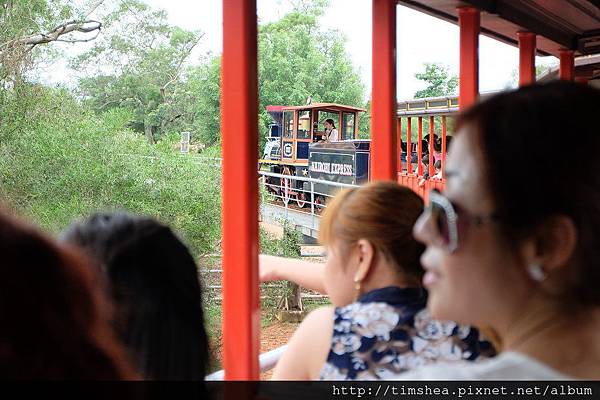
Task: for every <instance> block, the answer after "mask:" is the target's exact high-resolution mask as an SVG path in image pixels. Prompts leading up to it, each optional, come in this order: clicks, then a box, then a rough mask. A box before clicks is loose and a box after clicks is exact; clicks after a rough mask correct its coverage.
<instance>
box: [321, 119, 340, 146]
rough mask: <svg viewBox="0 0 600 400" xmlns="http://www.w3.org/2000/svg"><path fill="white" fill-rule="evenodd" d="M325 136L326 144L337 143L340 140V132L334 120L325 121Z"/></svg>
mask: <svg viewBox="0 0 600 400" xmlns="http://www.w3.org/2000/svg"><path fill="white" fill-rule="evenodd" d="M323 136H324V138H325V141H326V142H337V141H338V140H339V134H338V130H337V128H336V127H335V121H334V120H333V119H331V118H327V119H326V120H325V134H324V135H323Z"/></svg>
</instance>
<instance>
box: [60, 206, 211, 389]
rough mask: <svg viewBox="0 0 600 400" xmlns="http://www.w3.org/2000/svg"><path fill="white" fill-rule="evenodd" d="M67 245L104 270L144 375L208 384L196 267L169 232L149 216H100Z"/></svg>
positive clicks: (78, 228) (121, 329)
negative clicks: (71, 245) (205, 380)
mask: <svg viewBox="0 0 600 400" xmlns="http://www.w3.org/2000/svg"><path fill="white" fill-rule="evenodd" d="M63 240H65V241H67V242H69V243H71V244H74V245H77V246H80V247H82V248H83V249H85V250H86V251H87V252H88V253H89V254H90V256H91V257H92V258H93V259H94V260H96V262H97V264H98V266H99V267H100V268H101V269H102V270H103V272H104V274H105V276H106V278H107V281H108V286H109V289H110V293H111V294H112V297H113V299H114V301H115V304H116V308H117V317H116V319H115V327H116V329H117V332H118V333H119V334H120V336H121V338H122V339H123V341H124V342H125V344H126V345H127V346H128V348H129V349H130V352H131V353H132V358H134V359H135V360H136V361H137V364H138V367H139V369H140V372H141V373H142V374H143V376H144V377H145V378H149V379H167V380H173V379H174V380H203V379H204V376H205V374H206V366H207V362H208V344H207V343H208V341H207V335H206V331H205V329H204V316H203V310H202V297H201V289H200V283H199V279H198V270H197V268H196V264H195V263H194V260H193V258H192V256H191V254H190V253H189V251H188V249H187V248H186V246H185V245H184V244H183V243H182V242H181V241H180V240H179V239H178V238H177V237H176V236H175V235H174V234H173V232H172V231H171V229H169V228H168V227H167V226H165V225H162V224H160V223H159V222H157V221H155V220H154V219H152V218H146V217H136V216H131V215H128V214H125V213H116V214H96V215H94V216H92V217H91V218H90V219H88V220H87V221H85V222H83V223H77V224H74V225H72V226H71V227H70V228H69V229H68V230H67V231H66V232H65V233H64V234H63Z"/></svg>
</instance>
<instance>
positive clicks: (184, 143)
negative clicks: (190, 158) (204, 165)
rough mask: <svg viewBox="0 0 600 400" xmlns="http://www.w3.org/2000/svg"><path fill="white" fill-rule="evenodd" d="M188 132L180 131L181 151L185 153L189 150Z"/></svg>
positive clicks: (189, 135) (189, 134)
mask: <svg viewBox="0 0 600 400" xmlns="http://www.w3.org/2000/svg"><path fill="white" fill-rule="evenodd" d="M191 136H192V135H191V133H190V132H181V153H183V154H187V153H189V152H190V137H191Z"/></svg>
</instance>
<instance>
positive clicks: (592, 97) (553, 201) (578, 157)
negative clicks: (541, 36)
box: [456, 81, 600, 306]
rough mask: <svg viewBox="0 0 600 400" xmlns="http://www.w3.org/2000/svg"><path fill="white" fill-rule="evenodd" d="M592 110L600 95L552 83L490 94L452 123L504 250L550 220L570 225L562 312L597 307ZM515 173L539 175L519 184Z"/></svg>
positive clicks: (599, 245) (597, 174)
mask: <svg viewBox="0 0 600 400" xmlns="http://www.w3.org/2000/svg"><path fill="white" fill-rule="evenodd" d="M599 109H600V91H598V90H596V89H593V88H591V87H589V86H585V85H580V84H575V83H571V82H566V81H558V82H553V83H549V84H545V85H532V86H527V87H523V88H520V89H518V90H516V91H511V92H506V93H501V94H498V95H496V96H493V97H491V98H490V99H488V100H485V101H483V102H481V103H479V104H476V105H475V106H473V107H472V108H469V109H467V110H466V111H465V112H464V113H462V115H460V116H459V118H458V119H457V125H456V126H457V130H458V129H460V128H461V127H462V126H464V125H472V126H473V127H474V128H475V129H473V130H472V131H471V132H473V135H474V136H475V141H474V142H475V143H476V145H477V146H478V147H479V148H480V149H481V153H482V155H483V168H484V171H485V173H486V177H487V185H488V187H489V190H490V192H491V195H492V197H493V199H494V203H495V207H496V210H495V211H496V213H497V214H498V215H499V217H500V218H499V221H500V222H501V223H500V227H501V229H502V231H503V235H504V236H505V237H506V239H507V240H508V241H509V242H513V243H514V242H515V241H518V240H520V239H522V238H525V237H527V236H529V235H531V234H532V233H533V231H534V230H535V229H536V228H537V227H538V226H539V224H541V223H543V222H544V221H545V220H547V219H548V218H549V217H552V216H556V215H564V216H567V217H569V218H571V219H572V221H573V222H574V224H575V226H576V229H577V246H576V249H575V252H574V254H573V257H572V259H571V260H570V262H569V265H568V267H569V268H567V269H566V271H567V272H568V273H567V275H568V276H567V277H565V278H566V279H565V285H564V291H563V292H562V299H563V300H564V302H563V303H564V304H567V303H568V304H573V303H575V304H578V305H586V306H597V305H600V290H598V285H599V284H600V268H599V267H598V266H597V265H596V263H597V261H598V260H600V157H598V156H597V155H598V153H600V134H599V133H598V127H597V126H596V124H595V123H594V122H593V116H594V115H596V113H597V112H598V110H599ZM582 154H585V155H586V156H584V157H582ZM523 171H546V173H543V174H537V175H536V176H535V178H534V179H527V177H526V175H527V174H526V173H525V174H524V172H523Z"/></svg>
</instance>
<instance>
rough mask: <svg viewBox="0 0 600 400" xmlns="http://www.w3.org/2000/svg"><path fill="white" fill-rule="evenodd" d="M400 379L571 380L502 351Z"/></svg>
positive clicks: (428, 369)
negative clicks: (487, 356) (475, 360)
mask: <svg viewBox="0 0 600 400" xmlns="http://www.w3.org/2000/svg"><path fill="white" fill-rule="evenodd" d="M397 379H400V380H409V381H412V380H415V381H418V380H538V381H545V380H548V381H550V380H561V381H562V380H573V379H575V378H573V377H571V376H568V375H564V374H562V373H560V372H558V371H556V370H554V369H552V368H550V367H549V366H547V365H546V364H544V363H541V362H539V361H537V360H535V359H533V358H531V357H529V356H527V355H525V354H523V353H517V352H514V351H507V352H504V353H502V354H500V355H498V356H496V357H494V358H490V359H487V360H485V361H481V362H479V363H462V362H461V363H439V364H435V365H431V366H428V367H423V368H419V369H415V370H412V371H410V372H407V373H404V374H400V375H398V376H397Z"/></svg>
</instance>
